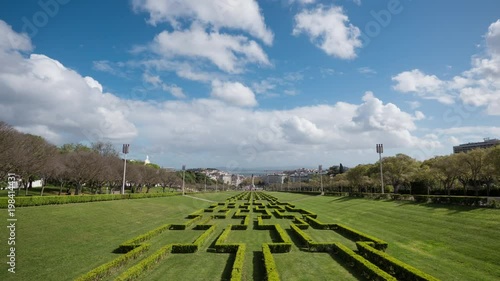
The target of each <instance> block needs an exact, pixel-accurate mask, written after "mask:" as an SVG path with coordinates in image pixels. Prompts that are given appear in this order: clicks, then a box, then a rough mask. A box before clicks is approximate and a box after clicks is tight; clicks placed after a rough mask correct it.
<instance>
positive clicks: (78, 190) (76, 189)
mask: <svg viewBox="0 0 500 281" xmlns="http://www.w3.org/2000/svg"><path fill="white" fill-rule="evenodd" d="M81 187H82V184H81V183H77V184H76V188H75V195H79V194H80V188H81Z"/></svg>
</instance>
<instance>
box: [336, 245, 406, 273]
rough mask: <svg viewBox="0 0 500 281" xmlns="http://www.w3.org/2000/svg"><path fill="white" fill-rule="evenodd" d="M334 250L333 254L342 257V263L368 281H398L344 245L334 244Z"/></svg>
mask: <svg viewBox="0 0 500 281" xmlns="http://www.w3.org/2000/svg"><path fill="white" fill-rule="evenodd" d="M333 244H334V249H333V254H334V255H337V256H338V257H340V259H341V260H342V261H344V262H345V263H346V265H347V266H349V267H352V268H354V270H356V272H359V273H360V274H361V275H363V276H364V277H365V278H366V279H368V280H387V281H389V280H390V281H397V279H396V278H394V277H393V276H391V275H389V274H388V273H387V272H385V271H383V270H382V269H380V268H378V267H377V266H376V265H374V264H373V263H371V262H369V261H368V260H366V259H364V258H363V257H362V256H360V255H358V254H356V253H355V252H354V251H353V250H351V249H349V248H348V247H346V246H344V245H342V244H341V243H333Z"/></svg>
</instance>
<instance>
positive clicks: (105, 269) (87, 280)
mask: <svg viewBox="0 0 500 281" xmlns="http://www.w3.org/2000/svg"><path fill="white" fill-rule="evenodd" d="M149 247H150V245H149V244H142V245H141V246H139V247H136V248H135V249H133V250H131V251H129V252H128V253H126V254H123V255H120V256H119V257H117V258H116V259H114V260H112V261H110V262H108V263H105V264H103V265H100V266H98V267H96V268H94V269H92V270H91V271H89V272H87V273H86V274H84V275H82V276H80V277H79V278H77V279H76V280H75V281H96V280H102V279H104V278H105V277H107V276H109V275H110V274H111V273H112V272H113V271H114V270H116V269H118V268H119V267H121V266H123V265H124V264H126V263H127V262H128V261H130V260H132V259H136V258H137V257H139V256H140V255H142V253H144V252H145V251H147V250H148V249H149Z"/></svg>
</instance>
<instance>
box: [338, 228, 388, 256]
mask: <svg viewBox="0 0 500 281" xmlns="http://www.w3.org/2000/svg"><path fill="white" fill-rule="evenodd" d="M333 230H334V231H335V232H337V233H339V234H341V235H342V236H344V237H346V238H348V239H351V240H354V241H356V242H358V241H369V242H373V243H375V245H374V247H375V248H376V249H378V250H382V251H385V249H387V242H385V241H383V240H380V239H378V238H375V237H373V236H370V235H368V234H364V233H362V232H359V231H357V230H355V229H352V228H350V227H347V226H345V225H342V224H335V226H334V228H333Z"/></svg>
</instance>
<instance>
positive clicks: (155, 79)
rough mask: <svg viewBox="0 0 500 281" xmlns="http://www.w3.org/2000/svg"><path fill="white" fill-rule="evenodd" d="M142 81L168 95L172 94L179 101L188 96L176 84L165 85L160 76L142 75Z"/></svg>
mask: <svg viewBox="0 0 500 281" xmlns="http://www.w3.org/2000/svg"><path fill="white" fill-rule="evenodd" d="M142 80H143V81H144V82H146V83H148V84H151V85H152V86H153V88H154V89H156V88H160V89H162V90H163V91H165V92H168V93H170V94H172V96H174V97H176V98H179V99H183V98H186V95H185V94H184V91H183V90H182V88H180V87H178V86H177V85H175V84H172V85H169V84H166V83H164V82H163V81H162V80H161V78H160V76H158V75H152V74H150V73H144V74H143V75H142Z"/></svg>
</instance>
